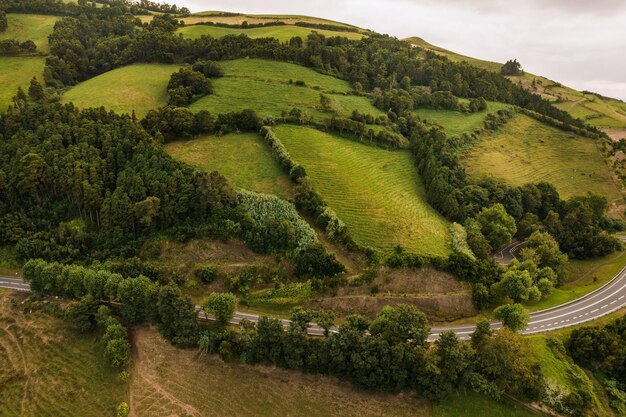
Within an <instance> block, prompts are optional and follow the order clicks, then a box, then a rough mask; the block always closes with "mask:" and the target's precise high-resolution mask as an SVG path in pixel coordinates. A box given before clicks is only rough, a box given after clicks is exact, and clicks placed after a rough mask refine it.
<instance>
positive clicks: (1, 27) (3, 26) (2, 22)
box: [0, 8, 9, 33]
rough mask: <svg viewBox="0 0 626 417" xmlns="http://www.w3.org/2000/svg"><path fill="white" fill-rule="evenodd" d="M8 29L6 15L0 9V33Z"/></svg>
mask: <svg viewBox="0 0 626 417" xmlns="http://www.w3.org/2000/svg"><path fill="white" fill-rule="evenodd" d="M8 27H9V22H8V21H7V14H6V12H5V11H4V9H2V8H0V33H1V32H5V31H6V30H7V28H8Z"/></svg>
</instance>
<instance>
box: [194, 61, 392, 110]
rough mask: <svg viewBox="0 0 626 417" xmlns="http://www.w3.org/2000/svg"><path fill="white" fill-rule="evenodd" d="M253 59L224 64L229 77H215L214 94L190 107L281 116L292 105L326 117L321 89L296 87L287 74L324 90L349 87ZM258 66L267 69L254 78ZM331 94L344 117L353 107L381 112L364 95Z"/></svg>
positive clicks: (304, 70) (298, 69)
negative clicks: (321, 101) (247, 111)
mask: <svg viewBox="0 0 626 417" xmlns="http://www.w3.org/2000/svg"><path fill="white" fill-rule="evenodd" d="M251 61H253V62H252V63H248V62H247V60H245V59H244V60H236V61H231V62H230V63H227V64H225V71H226V77H223V78H218V79H215V80H213V87H214V94H211V95H208V96H205V97H202V98H201V99H199V100H198V101H196V102H194V103H192V105H191V106H190V108H191V110H193V111H199V110H209V111H210V112H211V113H213V114H219V113H226V112H230V111H236V110H243V109H247V108H251V109H254V110H255V111H256V112H257V113H258V114H259V116H261V117H267V116H273V117H278V116H280V114H281V112H282V111H287V112H288V111H289V110H291V109H292V108H293V107H298V108H300V109H303V110H305V111H306V112H307V113H308V114H309V115H310V116H312V117H314V118H316V119H318V120H323V119H326V118H328V117H330V114H328V113H323V112H322V111H321V110H320V93H321V91H318V90H317V89H313V88H310V87H309V86H306V87H297V86H295V85H292V84H289V83H288V79H287V76H288V77H289V79H293V80H294V81H297V80H303V81H305V82H306V80H307V79H308V80H310V82H311V83H312V86H317V87H320V88H321V90H323V91H327V90H336V89H338V88H341V89H345V88H346V85H345V83H344V82H342V81H341V80H337V79H335V78H333V77H330V76H327V75H322V74H319V73H317V72H315V71H313V70H312V69H310V68H305V67H300V66H295V65H292V64H285V63H281V62H275V61H259V60H251ZM255 65H259V66H263V65H264V66H265V68H264V69H263V70H262V71H261V72H260V75H259V76H258V77H255V78H252V76H253V74H254V72H253V71H251V69H253V68H254V66H255ZM239 67H241V68H242V74H243V76H239ZM287 74H288V75H287ZM328 95H329V97H330V98H331V100H332V101H333V103H334V105H335V107H336V108H337V110H338V111H339V112H340V113H341V114H342V115H344V116H349V115H350V114H351V113H352V111H353V110H359V111H360V112H362V113H369V114H373V115H379V114H382V112H381V111H380V110H378V109H376V108H375V107H374V106H373V105H372V104H371V103H370V102H369V100H368V99H367V98H365V97H358V96H350V95H341V94H328Z"/></svg>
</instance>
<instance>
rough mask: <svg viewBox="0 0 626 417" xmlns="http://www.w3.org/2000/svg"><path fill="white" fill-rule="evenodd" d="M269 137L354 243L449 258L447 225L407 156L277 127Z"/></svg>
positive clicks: (312, 131) (402, 152) (328, 135)
mask: <svg viewBox="0 0 626 417" xmlns="http://www.w3.org/2000/svg"><path fill="white" fill-rule="evenodd" d="M274 132H275V133H276V135H277V136H278V138H279V139H280V140H281V141H282V142H283V144H284V145H285V146H286V147H287V150H288V151H289V152H290V154H291V155H292V157H293V158H294V160H295V161H296V162H297V163H299V164H301V165H303V166H304V167H305V168H306V170H307V172H308V174H309V176H310V177H311V180H312V183H313V186H314V188H315V189H316V191H317V192H319V193H320V194H321V196H322V197H323V198H324V199H325V200H326V201H327V203H328V204H329V205H330V207H332V209H333V210H335V212H336V213H337V215H338V216H339V218H340V219H341V220H343V221H344V222H345V223H346V225H347V226H348V229H349V230H350V232H351V233H352V235H353V236H354V238H355V240H356V241H357V243H360V244H362V245H366V246H371V247H372V248H374V249H378V250H382V251H386V252H389V251H390V250H391V249H392V248H393V247H395V246H396V245H402V246H403V247H405V248H406V249H408V250H410V251H413V252H417V253H421V254H430V255H444V254H446V253H448V250H449V249H448V243H449V242H448V241H449V230H448V225H447V223H446V221H445V220H444V219H443V218H442V217H441V216H440V215H438V214H437V212H435V210H433V209H432V208H431V207H430V206H429V205H428V204H427V203H426V201H425V197H424V190H423V188H422V186H421V183H420V178H419V176H418V174H417V172H416V169H415V167H414V166H413V162H412V159H411V155H410V154H409V153H408V152H404V151H388V150H383V149H379V148H375V147H372V146H368V145H363V144H360V143H356V142H353V141H350V140H347V139H342V138H340V137H338V136H335V135H330V134H327V133H322V132H319V131H317V130H313V129H310V128H305V127H296V126H278V127H276V128H275V129H274Z"/></svg>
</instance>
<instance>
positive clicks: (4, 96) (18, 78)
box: [0, 56, 45, 111]
mask: <svg viewBox="0 0 626 417" xmlns="http://www.w3.org/2000/svg"><path fill="white" fill-rule="evenodd" d="M44 65H45V58H43V57H9V56H4V57H0V86H2V88H0V111H5V110H6V109H7V108H8V107H9V105H10V104H12V103H13V97H15V94H16V93H17V89H18V87H22V88H23V89H24V91H28V86H29V85H30V80H31V79H32V78H33V77H37V79H38V80H39V82H43V67H44Z"/></svg>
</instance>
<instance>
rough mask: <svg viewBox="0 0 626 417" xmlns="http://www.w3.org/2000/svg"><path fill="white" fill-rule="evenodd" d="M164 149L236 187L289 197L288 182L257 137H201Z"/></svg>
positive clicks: (170, 145) (267, 148)
mask: <svg viewBox="0 0 626 417" xmlns="http://www.w3.org/2000/svg"><path fill="white" fill-rule="evenodd" d="M165 149H166V150H167V152H168V153H169V154H170V155H172V156H173V157H174V158H176V159H179V160H181V161H183V162H186V163H188V164H189V165H192V166H194V167H196V168H198V169H200V170H203V171H207V172H211V171H219V172H220V173H221V174H222V175H224V176H225V177H226V178H228V179H230V180H231V181H232V182H233V183H234V184H235V185H236V186H238V187H241V188H245V189H247V190H252V191H256V192H259V193H267V194H276V195H278V196H279V197H282V198H286V199H288V198H290V197H291V196H292V188H293V186H292V184H291V182H290V180H289V178H287V177H286V176H285V175H284V174H283V172H282V171H281V169H280V166H279V165H278V163H277V162H276V160H275V159H274V158H273V157H272V154H271V152H270V150H269V147H268V146H267V145H266V144H265V143H264V142H263V139H261V138H260V137H259V136H258V135H255V134H248V133H246V134H231V135H224V136H221V137H216V136H202V137H199V138H197V139H192V140H185V141H178V142H172V143H169V144H167V145H166V147H165Z"/></svg>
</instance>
